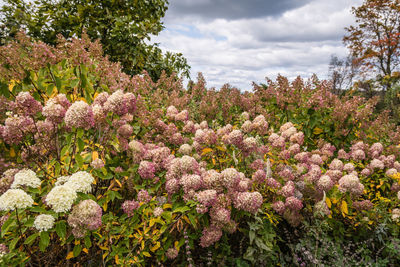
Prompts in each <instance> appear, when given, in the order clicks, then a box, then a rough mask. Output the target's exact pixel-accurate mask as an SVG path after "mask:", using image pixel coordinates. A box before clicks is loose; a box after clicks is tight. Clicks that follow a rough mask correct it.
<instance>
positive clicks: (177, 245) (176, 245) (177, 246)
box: [174, 241, 179, 249]
mask: <svg viewBox="0 0 400 267" xmlns="http://www.w3.org/2000/svg"><path fill="white" fill-rule="evenodd" d="M174 247H175V248H176V249H178V248H179V242H178V241H175V243H174Z"/></svg>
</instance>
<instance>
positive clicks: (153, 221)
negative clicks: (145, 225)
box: [149, 218, 156, 227]
mask: <svg viewBox="0 0 400 267" xmlns="http://www.w3.org/2000/svg"><path fill="white" fill-rule="evenodd" d="M155 223H156V219H154V218H152V219H150V224H149V226H150V227H152V226H153V225H154V224H155Z"/></svg>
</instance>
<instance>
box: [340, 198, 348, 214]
mask: <svg viewBox="0 0 400 267" xmlns="http://www.w3.org/2000/svg"><path fill="white" fill-rule="evenodd" d="M340 209H341V211H342V213H344V214H349V210H348V209H347V202H346V201H344V200H343V201H342V206H341V207H340Z"/></svg>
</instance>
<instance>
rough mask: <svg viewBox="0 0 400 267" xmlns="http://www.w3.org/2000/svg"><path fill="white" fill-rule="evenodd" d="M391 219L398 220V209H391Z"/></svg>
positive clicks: (399, 210) (399, 216)
mask: <svg viewBox="0 0 400 267" xmlns="http://www.w3.org/2000/svg"><path fill="white" fill-rule="evenodd" d="M392 220H393V221H395V222H398V221H400V209H393V210H392Z"/></svg>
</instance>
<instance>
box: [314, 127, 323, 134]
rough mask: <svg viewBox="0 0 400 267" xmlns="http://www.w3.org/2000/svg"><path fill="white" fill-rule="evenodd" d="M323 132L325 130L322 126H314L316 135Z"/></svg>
mask: <svg viewBox="0 0 400 267" xmlns="http://www.w3.org/2000/svg"><path fill="white" fill-rule="evenodd" d="M323 132H324V130H322V129H321V128H318V127H315V128H314V131H313V133H314V134H315V135H318V134H321V133H323Z"/></svg>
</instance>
